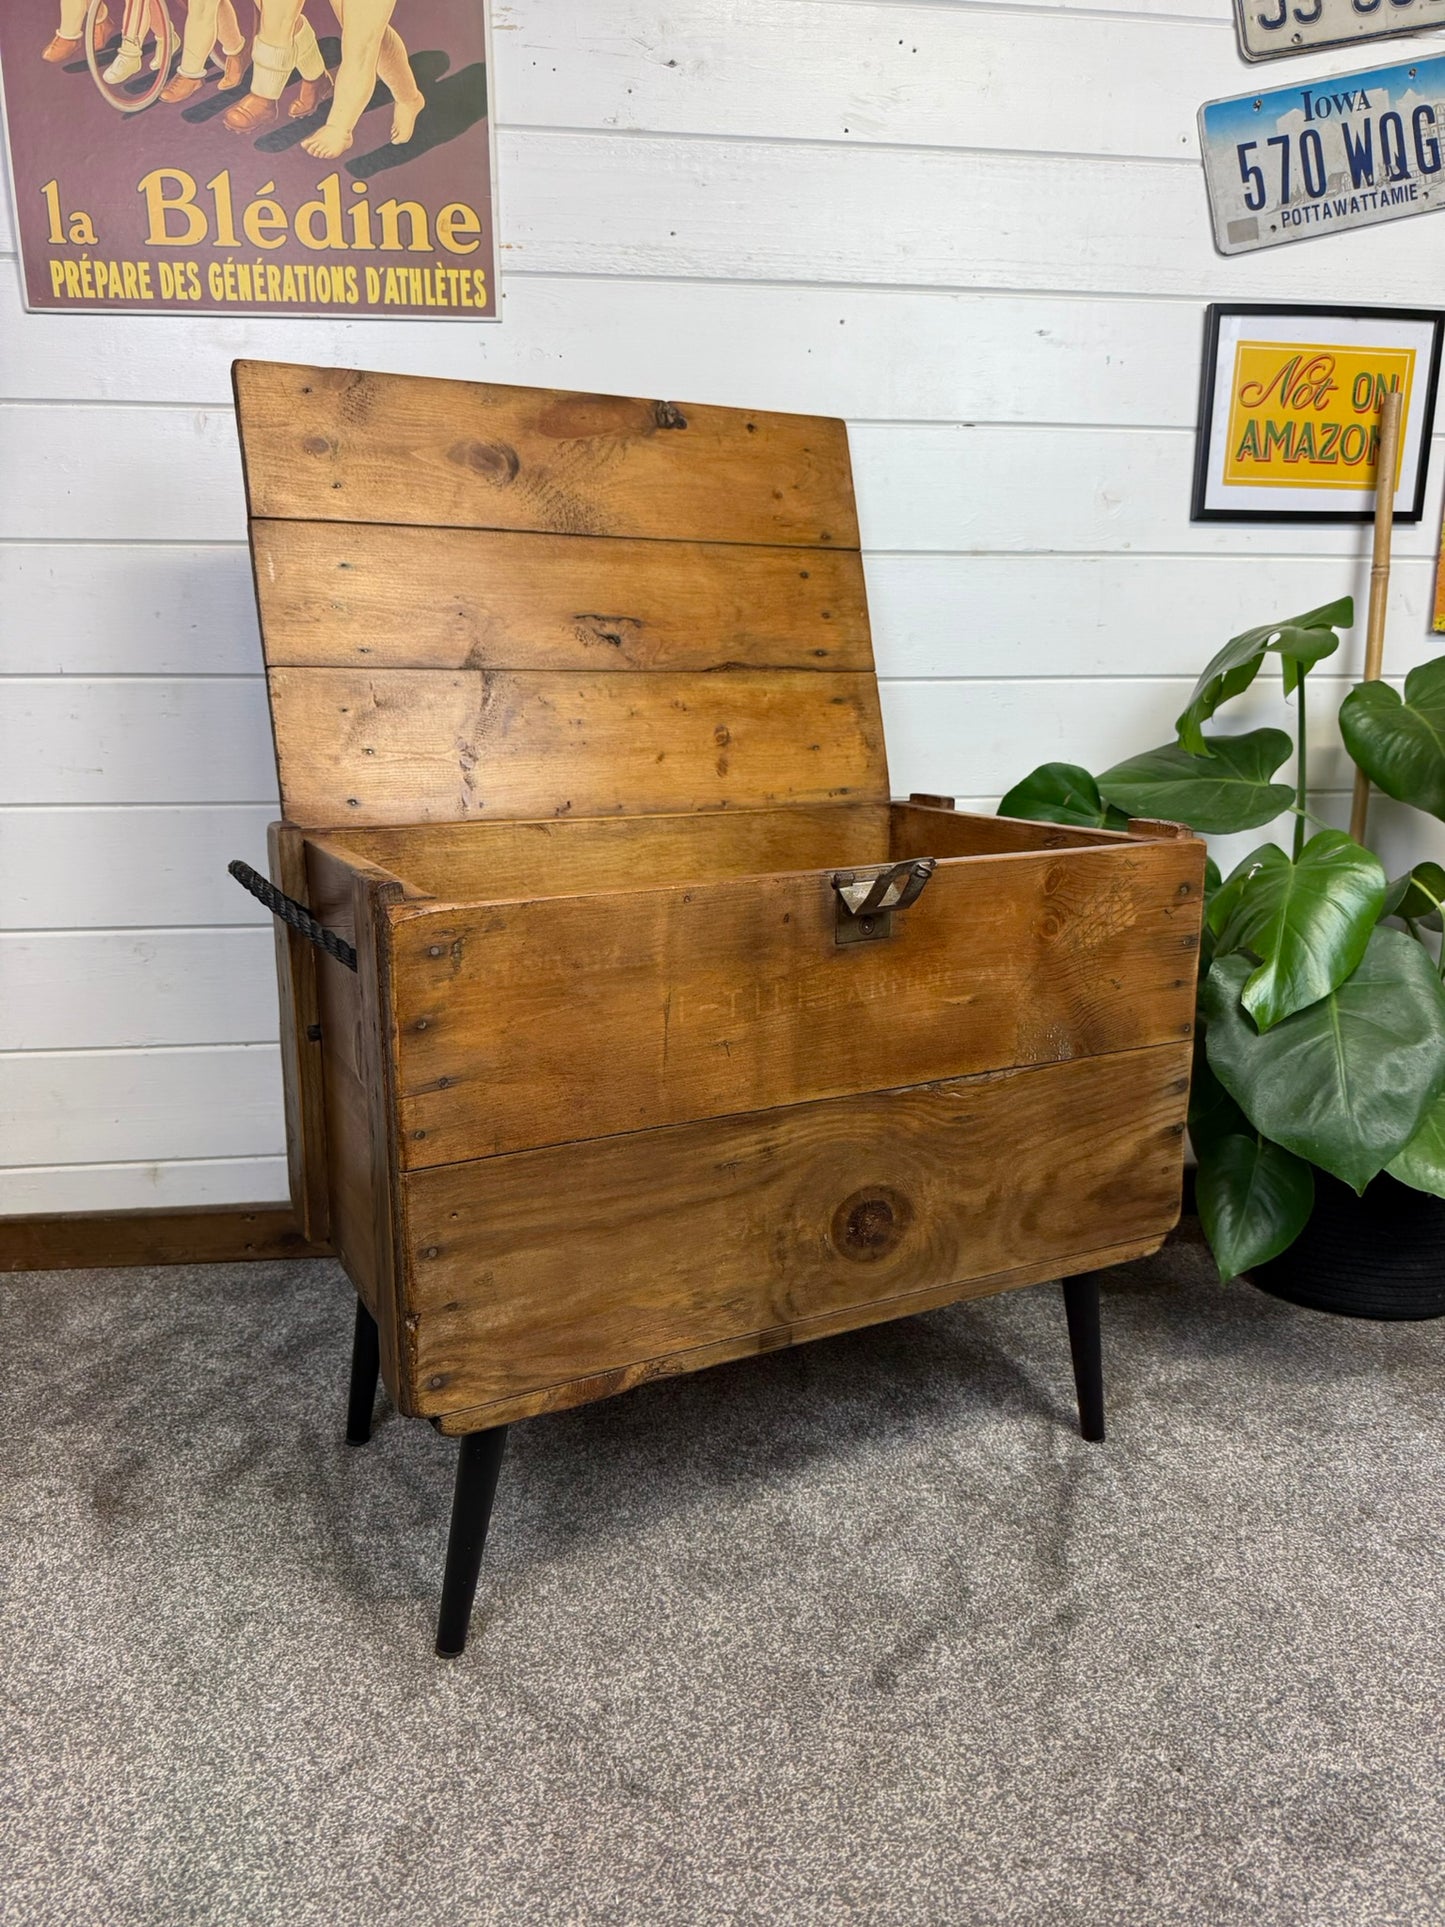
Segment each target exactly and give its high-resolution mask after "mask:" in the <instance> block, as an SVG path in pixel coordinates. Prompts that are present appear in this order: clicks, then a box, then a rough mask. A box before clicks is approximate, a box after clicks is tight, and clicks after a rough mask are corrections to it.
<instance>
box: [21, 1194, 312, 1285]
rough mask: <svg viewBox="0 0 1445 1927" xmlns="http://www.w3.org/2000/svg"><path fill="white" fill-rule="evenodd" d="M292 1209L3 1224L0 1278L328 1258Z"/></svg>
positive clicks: (102, 1214) (83, 1215)
mask: <svg viewBox="0 0 1445 1927" xmlns="http://www.w3.org/2000/svg"><path fill="white" fill-rule="evenodd" d="M330 1255H331V1253H330V1248H329V1247H328V1246H327V1245H325V1244H318V1243H315V1242H313V1241H312V1240H311V1239H309V1238H308V1237H307V1236H306V1234H305V1233H304V1231H303V1230H302V1228H301V1226H300V1224H299V1223H298V1222H297V1219H296V1217H295V1216H294V1214H293V1213H292V1211H291V1209H290V1207H289V1206H286V1205H255V1206H252V1207H249V1208H245V1209H241V1210H237V1208H236V1207H235V1206H234V1205H229V1204H223V1205H213V1206H200V1207H198V1208H193V1209H191V1210H182V1211H76V1212H66V1213H63V1214H60V1215H53V1214H43V1215H35V1216H28V1217H22V1218H3V1219H0V1272H10V1271H78V1270H90V1269H91V1268H93V1267H97V1266H109V1265H230V1264H239V1263H241V1262H243V1261H246V1260H250V1259H256V1258H268V1259H274V1258H326V1257H329V1256H330Z"/></svg>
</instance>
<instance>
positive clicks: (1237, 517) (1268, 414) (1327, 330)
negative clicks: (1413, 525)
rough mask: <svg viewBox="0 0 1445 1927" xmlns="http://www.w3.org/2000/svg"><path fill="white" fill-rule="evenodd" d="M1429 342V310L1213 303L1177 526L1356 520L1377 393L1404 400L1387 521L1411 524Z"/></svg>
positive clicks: (1441, 326) (1437, 337)
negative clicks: (1186, 514)
mask: <svg viewBox="0 0 1445 1927" xmlns="http://www.w3.org/2000/svg"><path fill="white" fill-rule="evenodd" d="M1442 332H1445V314H1442V313H1441V312H1440V311H1439V310H1436V309H1432V308H1370V307H1338V306H1335V305H1333V304H1319V303H1306V302H1216V303H1214V304H1212V305H1211V306H1210V307H1209V308H1208V309H1207V310H1206V311H1205V326H1204V362H1203V370H1202V375H1201V380H1200V389H1199V416H1198V423H1197V427H1196V434H1195V451H1194V492H1193V499H1192V502H1191V505H1190V520H1191V521H1193V522H1367V521H1369V520H1370V518H1371V517H1372V515H1373V514H1374V502H1375V474H1374V463H1373V461H1372V460H1371V456H1372V454H1373V450H1374V446H1375V441H1376V440H1377V437H1378V421H1379V402H1380V397H1381V394H1382V392H1383V384H1384V383H1385V382H1386V381H1388V383H1389V385H1390V386H1398V387H1403V388H1404V390H1405V393H1406V414H1405V420H1404V425H1403V430H1402V434H1401V441H1400V447H1401V466H1400V485H1399V487H1398V489H1397V491H1396V498H1395V520H1396V521H1397V522H1418V521H1419V520H1420V518H1421V516H1422V515H1423V513H1424V508H1425V481H1426V472H1427V469H1428V466H1429V459H1430V432H1431V427H1432V425H1433V422H1434V417H1435V397H1436V392H1437V389H1438V386H1439V378H1440V353H1441V338H1442ZM1317 431H1318V432H1317Z"/></svg>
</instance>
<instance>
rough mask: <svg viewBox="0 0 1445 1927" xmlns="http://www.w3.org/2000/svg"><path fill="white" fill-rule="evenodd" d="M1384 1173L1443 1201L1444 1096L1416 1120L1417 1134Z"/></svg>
mask: <svg viewBox="0 0 1445 1927" xmlns="http://www.w3.org/2000/svg"><path fill="white" fill-rule="evenodd" d="M1385 1169H1386V1170H1387V1171H1388V1172H1389V1174H1390V1176H1391V1177H1392V1178H1398V1179H1399V1180H1400V1182H1401V1184H1410V1185H1413V1186H1414V1188H1415V1189H1416V1190H1417V1191H1433V1192H1434V1194H1435V1196H1436V1197H1437V1198H1445V1093H1442V1094H1441V1095H1440V1096H1439V1097H1437V1098H1436V1099H1435V1102H1434V1103H1433V1104H1432V1105H1431V1106H1430V1108H1429V1110H1428V1111H1426V1113H1425V1115H1424V1117H1423V1118H1422V1119H1421V1120H1420V1128H1419V1130H1417V1131H1416V1133H1415V1135H1414V1137H1412V1138H1411V1139H1410V1142H1409V1143H1408V1144H1407V1145H1406V1146H1405V1148H1404V1150H1403V1151H1401V1153H1400V1154H1399V1156H1398V1157H1393V1158H1391V1159H1390V1162H1389V1163H1388V1164H1387V1165H1386V1166H1385Z"/></svg>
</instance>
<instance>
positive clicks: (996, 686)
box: [0, 0, 1445, 1212]
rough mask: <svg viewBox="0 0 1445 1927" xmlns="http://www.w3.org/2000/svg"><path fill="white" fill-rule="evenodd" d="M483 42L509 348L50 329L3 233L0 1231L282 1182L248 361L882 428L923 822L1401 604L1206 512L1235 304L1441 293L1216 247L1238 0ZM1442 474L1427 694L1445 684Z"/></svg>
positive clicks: (431, 332)
mask: <svg viewBox="0 0 1445 1927" xmlns="http://www.w3.org/2000/svg"><path fill="white" fill-rule="evenodd" d="M495 24H496V35H495V39H496V53H495V65H496V73H495V76H494V97H495V103H496V108H497V113H498V119H499V125H500V128H501V135H500V169H501V195H502V228H503V252H502V255H501V261H502V266H503V270H504V281H503V288H504V296H505V319H504V321H503V322H502V323H501V325H500V326H496V327H483V326H480V325H477V326H468V325H464V324H451V323H440V322H438V323H375V322H345V321H319V322H283V321H260V320H252V321H248V320H244V319H232V318H225V319H205V318H197V319H194V320H192V319H171V318H159V319H155V320H141V319H132V318H128V317H118V318H101V317H96V318H85V317H73V316H61V317H46V316H43V315H35V316H27V315H25V314H24V312H23V310H22V306H21V302H20V298H19V291H18V280H17V271H16V264H15V260H14V252H13V247H14V244H13V239H12V238H11V237H10V235H9V234H8V232H0V1212H23V1211H51V1210H101V1209H109V1208H125V1207H136V1206H143V1205H146V1204H152V1203H175V1204H184V1203H199V1202H241V1201H253V1200H255V1201H259V1200H264V1199H271V1198H278V1197H280V1196H282V1195H283V1194H284V1191H285V1170H284V1162H283V1158H282V1126H281V1107H280V1092H279V1073H278V1068H277V1058H276V1049H275V1043H274V1032H275V1015H274V992H273V989H272V966H271V951H270V939H269V933H268V931H267V930H266V928H264V927H263V925H262V924H261V922H260V921H259V920H258V919H257V918H255V917H253V916H252V915H251V914H250V909H251V906H250V905H249V903H248V900H247V899H246V898H245V897H244V896H243V895H242V894H241V892H240V891H239V890H237V889H236V887H235V886H234V885H233V884H232V883H231V882H230V881H229V879H227V878H226V876H225V874H224V866H225V862H226V860H227V859H228V858H229V857H231V856H234V855H241V856H245V857H248V858H249V859H250V860H252V861H253V862H259V861H260V860H261V858H262V852H263V848H264V834H263V833H264V826H265V824H266V822H267V820H268V819H269V818H270V816H271V815H272V814H273V813H274V779H273V774H272V768H271V755H270V741H269V733H268V730H267V726H266V716H265V700H264V695H263V692H262V687H261V682H260V679H259V667H260V660H259V648H258V643H257V639H256V631H255V622H254V616H253V613H252V609H251V603H250V588H249V582H248V576H247V565H246V556H245V550H244V546H243V536H244V526H243V515H242V498H241V485H240V473H239V467H238V463H237V458H236V453H235V446H234V438H233V431H232V423H231V418H230V413H229V409H228V406H227V398H228V394H229V366H230V362H231V360H232V358H233V357H234V356H236V355H259V356H271V357H274V358H278V359H286V360H297V361H317V362H337V363H343V364H349V365H353V366H359V367H373V368H384V369H399V370H412V371H417V372H423V373H432V374H446V375H461V376H472V377H476V378H491V379H497V380H503V381H506V380H515V381H524V382H537V383H543V384H555V385H557V386H562V387H576V388H583V389H589V388H594V389H603V390H615V391H619V392H623V393H641V394H669V395H675V396H678V397H680V398H685V399H689V400H697V401H716V402H723V403H733V404H736V405H748V406H754V407H761V408H784V409H798V410H804V411H819V412H826V413H831V414H840V415H845V416H846V417H847V418H848V420H849V421H850V423H851V424H852V434H853V450H854V464H855V470H856V475H857V484H858V492H859V501H860V510H861V515H862V522H863V531H864V541H865V545H866V547H867V551H868V576H869V587H870V592H871V596H872V602H873V610H874V618H875V629H876V643H877V650H878V658H879V665H880V670H881V672H882V675H883V677H884V678H885V705H886V714H887V722H888V730H889V741H890V748H891V755H892V763H893V772H894V783H895V789H897V790H901V791H905V792H906V791H907V790H908V789H909V788H919V789H928V790H943V791H949V792H953V793H956V794H957V795H959V796H960V797H966V798H972V799H977V800H978V802H979V803H980V804H981V805H982V806H991V805H992V803H993V801H994V800H995V799H996V798H997V796H998V795H999V793H1000V791H1001V790H1002V789H1003V788H1004V787H1006V785H1007V784H1008V783H1009V782H1010V781H1012V780H1013V779H1014V778H1015V777H1016V776H1018V775H1019V774H1021V773H1022V772H1023V771H1024V770H1025V769H1027V768H1028V767H1029V766H1030V765H1031V764H1033V763H1034V762H1036V761H1040V760H1042V759H1043V758H1044V757H1046V756H1068V757H1070V758H1073V759H1077V760H1080V761H1083V762H1086V763H1091V764H1093V765H1094V766H1095V767H1101V766H1102V765H1103V764H1104V763H1106V762H1107V761H1109V760H1112V759H1113V758H1115V757H1117V756H1119V755H1122V754H1125V753H1127V752H1128V751H1129V750H1130V749H1133V748H1139V747H1143V746H1145V745H1147V744H1149V743H1152V742H1158V741H1161V740H1163V739H1164V738H1165V737H1166V736H1167V735H1168V734H1169V726H1170V719H1171V718H1172V717H1173V715H1174V714H1175V713H1176V711H1177V710H1178V708H1179V707H1180V704H1181V701H1182V698H1183V696H1184V693H1185V692H1186V690H1187V688H1188V685H1189V681H1190V680H1191V678H1192V675H1193V673H1194V671H1195V670H1196V668H1197V667H1198V666H1199V664H1200V663H1201V662H1202V660H1203V659H1204V658H1205V657H1206V656H1207V655H1208V654H1209V653H1210V652H1211V651H1212V650H1213V648H1214V647H1215V646H1216V645H1217V643H1218V642H1219V641H1221V640H1222V639H1223V637H1224V636H1225V635H1227V634H1229V633H1231V632H1232V631H1233V630H1235V629H1238V628H1240V627H1242V626H1244V625H1245V624H1247V623H1249V622H1252V621H1257V620H1263V619H1267V618H1269V617H1271V616H1273V615H1276V614H1287V613H1289V612H1291V611H1293V610H1294V609H1296V608H1299V607H1303V606H1307V605H1308V604H1311V603H1315V602H1320V601H1323V600H1325V599H1326V598H1327V597H1330V596H1333V595H1336V594H1338V593H1341V592H1343V591H1346V590H1352V591H1354V592H1355V594H1356V595H1357V596H1358V597H1360V598H1361V599H1363V590H1364V584H1365V574H1366V571H1365V563H1364V556H1365V550H1366V541H1367V538H1366V536H1365V534H1364V533H1363V532H1362V531H1360V530H1358V529H1355V528H1325V529H1318V530H1299V529H1293V528H1279V529H1232V528H1226V527H1220V526H1210V527H1206V528H1196V527H1192V526H1191V525H1190V523H1189V522H1188V520H1187V514H1188V498H1189V473H1190V463H1191V455H1192V432H1191V431H1192V421H1193V411H1194V393H1195V384H1196V380H1197V372H1198V362H1199V340H1200V320H1201V310H1202V306H1203V303H1204V302H1205V301H1206V300H1207V299H1209V298H1211V297H1214V298H1229V297H1234V298H1245V299H1248V298H1255V299H1259V298H1270V297H1280V298H1291V297H1292V298H1298V299H1311V300H1328V299H1333V298H1341V299H1354V300H1377V301H1386V302H1389V301H1401V302H1410V303H1417V304H1424V305H1429V304H1431V303H1434V302H1436V301H1438V300H1439V299H1440V296H1441V292H1442V287H1445V273H1442V270H1445V223H1442V222H1437V221H1434V220H1431V219H1429V218H1428V217H1426V218H1423V219H1419V220H1409V221H1401V222H1399V223H1397V224H1395V225H1394V226H1392V227H1386V228H1380V229H1376V230H1373V231H1370V232H1364V233H1358V234H1353V235H1340V236H1327V237H1323V238H1321V239H1318V240H1311V241H1308V242H1303V243H1300V244H1297V245H1294V246H1290V247H1286V248H1280V249H1276V250H1274V251H1272V252H1267V253H1262V254H1259V255H1256V256H1253V257H1246V258H1242V259H1235V260H1233V261H1225V260H1222V259H1221V258H1220V257H1219V256H1217V255H1216V254H1215V253H1214V250H1213V248H1212V246H1211V245H1210V241H1209V227H1208V216H1207V210H1206V207H1205V200H1204V189H1203V184H1202V180H1201V176H1200V172H1199V167H1198V162H1197V152H1196V144H1195V124H1194V115H1195V110H1196V108H1197V106H1198V103H1199V102H1200V101H1201V100H1202V99H1205V98H1208V97H1210V96H1212V95H1216V94H1224V93H1232V92H1241V91H1243V90H1244V89H1245V88H1247V86H1248V85H1249V84H1250V81H1249V70H1248V69H1246V68H1245V67H1244V66H1243V65H1242V64H1241V63H1240V62H1239V60H1238V58H1237V56H1236V53H1235V50H1234V37H1233V30H1232V27H1231V24H1230V19H1229V5H1228V0H1132V4H1130V5H1127V6H1117V7H1116V6H1112V5H1109V4H1108V3H1107V0H1096V3H1095V4H1092V5H1090V6H1087V7H1082V6H1079V7H1076V6H1072V5H1068V4H1046V5H1045V4H1039V5H1036V4H1030V3H1029V0H1014V3H1013V4H996V3H989V4H970V3H969V0H958V4H947V3H941V4H914V3H913V0H512V3H511V4H499V5H498V6H497V9H496V15H495ZM1351 64H1356V65H1358V64H1360V61H1359V60H1358V59H1356V60H1355V61H1353V63H1352V61H1351V59H1350V57H1348V56H1344V57H1337V58H1330V57H1326V58H1324V59H1318V58H1317V59H1313V60H1302V61H1298V62H1295V63H1292V64H1291V66H1290V69H1289V72H1290V73H1291V75H1297V76H1298V77H1299V78H1300V79H1303V80H1308V79H1310V78H1312V77H1314V76H1317V75H1321V74H1325V73H1330V72H1339V71H1342V70H1344V69H1346V68H1348V67H1349V66H1350V65H1351ZM3 218H8V217H3ZM1439 453H1440V451H1439V446H1438V443H1437V446H1436V449H1435V459H1434V461H1433V462H1432V484H1431V496H1430V506H1429V510H1428V513H1427V517H1426V521H1425V523H1424V524H1423V525H1422V526H1421V527H1419V528H1417V529H1411V530H1405V531H1402V532H1401V535H1400V539H1399V545H1398V550H1399V556H1400V560H1399V563H1398V567H1397V574H1396V588H1395V599H1394V604H1393V610H1392V618H1391V637H1390V661H1391V663H1392V665H1393V666H1395V667H1397V668H1399V669H1404V668H1406V667H1408V666H1409V664H1410V663H1411V662H1413V661H1417V660H1421V659H1423V658H1424V657H1425V656H1428V655H1431V654H1434V653H1436V645H1435V643H1434V642H1432V641H1431V639H1430V638H1429V636H1428V634H1427V629H1428V621H1429V616H1428V611H1429V607H1430V602H1431V593H1432V576H1433V562H1432V550H1433V547H1434V537H1435V532H1436V530H1437V529H1438V526H1439V516H1440V500H1439V491H1440V473H1441V468H1442V464H1441V462H1440V460H1439ZM1357 653H1358V645H1356V647H1355V649H1354V650H1352V651H1351V653H1350V656H1349V659H1348V660H1347V661H1345V662H1344V663H1342V664H1341V668H1342V670H1344V671H1348V670H1350V669H1351V668H1352V667H1353V666H1354V661H1355V658H1356V656H1357ZM1319 687H1320V700H1319V701H1317V703H1316V705H1315V721H1316V726H1317V728H1318V729H1319V731H1320V734H1321V738H1322V740H1323V739H1324V738H1326V737H1327V734H1328V724H1329V711H1330V708H1331V706H1332V704H1333V703H1336V702H1337V701H1338V698H1339V695H1340V694H1341V693H1342V690H1343V688H1344V687H1345V683H1344V681H1343V680H1342V678H1341V677H1338V676H1337V677H1334V678H1328V679H1324V680H1322V681H1321V683H1320V685H1319ZM1278 709H1279V705H1278V704H1277V703H1276V702H1275V701H1274V700H1273V699H1272V698H1271V697H1270V696H1268V695H1262V696H1261V697H1260V699H1259V701H1258V702H1257V703H1255V704H1254V705H1253V710H1252V716H1251V720H1253V719H1262V718H1264V717H1266V716H1270V717H1272V716H1274V715H1275V713H1276V711H1277V710H1278ZM1315 767H1316V772H1317V776H1318V780H1319V781H1320V783H1321V785H1322V790H1323V792H1324V794H1323V798H1322V807H1323V809H1324V810H1325V811H1326V812H1327V813H1329V814H1331V815H1336V816H1337V815H1339V813H1340V812H1341V810H1342V808H1343V805H1344V798H1343V795H1342V792H1343V788H1344V785H1345V782H1346V780H1347V775H1346V772H1345V771H1344V769H1343V768H1342V767H1341V765H1340V763H1339V761H1338V760H1337V759H1336V760H1332V759H1331V757H1330V755H1329V754H1328V753H1327V751H1325V750H1324V749H1323V748H1322V750H1321V754H1320V756H1319V758H1318V761H1317V763H1316V765H1315ZM1382 822H1383V824H1384V828H1385V832H1386V834H1387V835H1388V836H1389V837H1391V838H1392V839H1395V838H1398V837H1399V836H1401V835H1402V834H1403V826H1401V825H1400V824H1398V823H1397V822H1395V821H1394V820H1393V819H1392V818H1391V817H1390V816H1389V814H1388V813H1382Z"/></svg>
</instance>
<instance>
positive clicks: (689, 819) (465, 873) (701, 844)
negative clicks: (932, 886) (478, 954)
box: [344, 803, 888, 903]
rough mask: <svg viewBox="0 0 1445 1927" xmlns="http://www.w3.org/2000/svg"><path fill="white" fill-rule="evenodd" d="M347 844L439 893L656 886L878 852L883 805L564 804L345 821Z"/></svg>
mask: <svg viewBox="0 0 1445 1927" xmlns="http://www.w3.org/2000/svg"><path fill="white" fill-rule="evenodd" d="M344 834H345V841H346V846H347V848H348V849H349V850H350V851H351V852H353V853H356V854H359V855H361V856H366V857H370V858H371V860H372V861H373V862H375V863H377V864H379V865H380V866H381V867H382V868H383V869H385V870H389V871H392V872H394V873H395V874H396V875H397V876H399V877H404V878H405V879H406V881H407V882H408V883H410V884H412V885H414V886H415V887H416V888H418V889H419V890H422V891H424V892H425V893H426V894H427V895H429V896H433V897H438V898H442V899H444V900H445V901H447V902H451V903H457V902H467V901H484V902H488V903H495V902H498V901H500V900H502V899H504V898H508V897H536V896H542V895H547V896H572V895H574V894H576V893H578V892H580V891H584V890H588V891H601V890H635V889H638V888H639V887H642V886H647V887H650V888H660V887H661V886H663V885H664V884H669V883H691V882H701V881H702V880H703V879H705V878H712V879H715V878H718V877H727V876H762V875H765V874H767V873H768V872H769V871H773V870H801V869H823V868H826V867H827V866H829V865H833V866H835V867H836V866H837V865H839V864H849V863H854V864H859V863H882V862H884V861H885V860H886V858H887V855H888V807H887V805H886V804H882V803H816V804H806V803H803V804H796V805H793V806H791V807H789V808H787V809H780V810H716V811H712V812H706V811H704V812H699V813H697V814H695V815H682V816H666V815H654V816H629V817H615V816H581V817H578V816H563V817H553V818H545V819H543V820H542V821H540V822H496V823H477V822H471V823H427V824H422V825H409V826H398V827H395V828H380V829H369V828H363V827H360V826H358V827H357V828H355V829H353V828H352V827H351V826H350V825H349V824H348V825H347V826H346V829H345V833H344Z"/></svg>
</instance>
